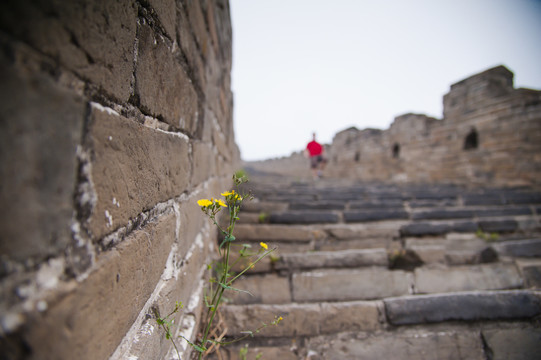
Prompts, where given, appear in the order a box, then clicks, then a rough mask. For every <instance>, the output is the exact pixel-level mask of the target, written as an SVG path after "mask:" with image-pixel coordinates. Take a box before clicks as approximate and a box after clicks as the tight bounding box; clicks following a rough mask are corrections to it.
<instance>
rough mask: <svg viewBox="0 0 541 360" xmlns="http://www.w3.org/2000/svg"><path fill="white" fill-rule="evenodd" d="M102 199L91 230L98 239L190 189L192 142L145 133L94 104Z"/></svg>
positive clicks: (96, 175) (96, 182) (96, 178)
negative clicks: (190, 144)
mask: <svg viewBox="0 0 541 360" xmlns="http://www.w3.org/2000/svg"><path fill="white" fill-rule="evenodd" d="M86 141H87V144H88V146H89V147H90V150H91V152H92V163H91V167H90V169H91V174H90V179H91V182H92V185H93V190H94V191H95V195H94V196H95V197H97V199H96V202H95V204H92V205H94V207H93V209H92V214H91V216H90V218H89V228H90V230H91V231H92V233H93V234H94V236H95V237H96V238H100V237H102V236H103V235H105V234H107V233H109V232H111V231H113V230H114V229H116V228H118V227H120V226H123V225H125V224H126V223H127V221H128V220H129V219H130V218H133V217H135V216H137V215H138V214H139V213H141V212H142V211H144V210H146V209H150V208H152V207H153V206H155V205H156V204H157V203H160V202H164V201H167V200H168V199H170V198H172V197H175V196H179V195H180V194H182V192H183V191H184V190H185V189H187V188H188V184H189V178H190V170H191V167H190V166H191V165H190V159H189V155H188V151H189V150H188V149H189V148H188V140H187V139H186V138H184V137H181V136H177V135H175V134H169V133H163V132H160V131H156V130H152V129H149V128H146V127H144V126H142V125H140V124H138V123H135V122H133V121H130V120H128V119H125V118H123V117H122V116H119V115H118V114H116V113H114V112H112V111H111V110H110V109H109V110H107V109H105V108H103V107H101V106H99V105H97V104H93V106H92V112H91V122H90V125H89V133H88V138H87V139H86Z"/></svg>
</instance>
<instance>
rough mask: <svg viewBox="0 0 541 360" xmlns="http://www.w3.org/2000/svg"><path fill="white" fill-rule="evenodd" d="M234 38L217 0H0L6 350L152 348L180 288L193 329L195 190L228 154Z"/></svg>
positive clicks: (162, 351) (201, 264)
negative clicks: (158, 315)
mask: <svg viewBox="0 0 541 360" xmlns="http://www.w3.org/2000/svg"><path fill="white" fill-rule="evenodd" d="M231 41H232V29H231V20H230V10H229V4H228V1H227V0H201V1H197V0H176V1H175V0H137V1H128V0H120V1H109V0H99V1H95V0H81V1H56V0H46V1H11V0H6V1H3V2H2V4H1V5H0V44H1V47H0V94H1V96H0V203H1V205H2V209H3V211H2V216H1V217H0V223H1V227H0V237H1V238H0V260H1V268H0V281H1V288H0V290H1V295H2V296H1V299H0V321H1V334H0V353H1V354H2V356H1V357H2V359H4V358H5V359H27V358H28V359H74V358H76V359H107V358H112V359H125V358H128V357H130V356H135V357H136V358H141V359H155V358H156V359H157V358H162V357H163V356H164V355H166V354H167V353H168V352H169V351H170V350H171V348H170V345H169V343H168V342H167V341H164V334H163V332H162V331H160V330H159V328H158V327H157V326H156V322H155V320H154V319H152V316H153V312H154V310H153V309H158V310H159V311H160V312H161V313H162V314H165V313H168V312H169V311H171V309H172V308H173V307H174V304H175V302H176V301H182V302H183V303H184V304H185V308H184V310H183V312H182V314H181V315H180V316H177V318H176V321H177V323H178V322H180V324H181V329H182V331H183V334H184V335H185V336H187V337H189V338H193V336H194V335H195V330H196V328H197V326H198V321H199V314H200V306H201V303H202V301H201V294H202V284H203V280H202V279H203V278H204V271H205V269H206V263H207V262H208V259H209V257H211V256H212V254H213V247H214V243H215V240H216V232H215V230H214V228H213V227H211V226H210V224H209V222H208V219H206V218H204V216H203V214H202V213H201V211H200V209H199V207H198V206H197V204H196V200H197V199H199V198H204V197H210V196H215V195H217V194H218V193H219V192H220V191H223V190H224V189H227V188H228V187H229V186H230V185H231V175H232V173H233V172H234V170H236V169H237V168H238V167H239V165H240V154H239V150H238V148H237V145H236V143H235V137H234V133H233V119H232V106H233V105H232V104H233V101H232V93H231V90H230V80H231V79H230V70H231V60H232V54H231V51H232V47H231ZM181 345H182V348H181V351H183V352H184V351H185V350H186V346H185V344H181ZM187 351H189V350H187Z"/></svg>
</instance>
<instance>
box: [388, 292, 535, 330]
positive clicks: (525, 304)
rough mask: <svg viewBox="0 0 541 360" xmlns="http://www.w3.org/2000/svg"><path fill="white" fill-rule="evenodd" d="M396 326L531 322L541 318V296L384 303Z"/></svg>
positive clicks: (470, 295) (456, 296) (468, 295)
mask: <svg viewBox="0 0 541 360" xmlns="http://www.w3.org/2000/svg"><path fill="white" fill-rule="evenodd" d="M383 303H384V304H385V313H386V316H387V319H388V321H389V323H391V324H393V325H411V324H422V323H432V322H444V321H456V320H459V321H479V320H491V321H494V320H506V319H529V318H533V317H534V316H538V315H539V314H541V292H535V291H529V290H514V291H512V290H511V291H473V292H459V293H448V294H434V295H412V296H403V297H396V298H389V299H384V300H383Z"/></svg>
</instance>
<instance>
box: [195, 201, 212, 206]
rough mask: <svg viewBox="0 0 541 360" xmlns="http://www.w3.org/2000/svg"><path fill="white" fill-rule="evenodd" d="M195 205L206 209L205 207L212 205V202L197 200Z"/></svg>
mask: <svg viewBox="0 0 541 360" xmlns="http://www.w3.org/2000/svg"><path fill="white" fill-rule="evenodd" d="M197 205H199V206H201V207H207V206H210V205H212V201H210V200H209V199H201V200H197Z"/></svg>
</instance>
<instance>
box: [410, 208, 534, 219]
mask: <svg viewBox="0 0 541 360" xmlns="http://www.w3.org/2000/svg"><path fill="white" fill-rule="evenodd" d="M520 215H533V213H532V210H531V208H529V207H524V206H523V207H510V208H501V207H500V208H497V209H487V208H482V209H471V208H460V209H449V208H437V209H431V210H421V211H414V212H413V213H412V215H411V218H412V220H440V219H442V220H443V219H467V218H474V217H496V216H520Z"/></svg>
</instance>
